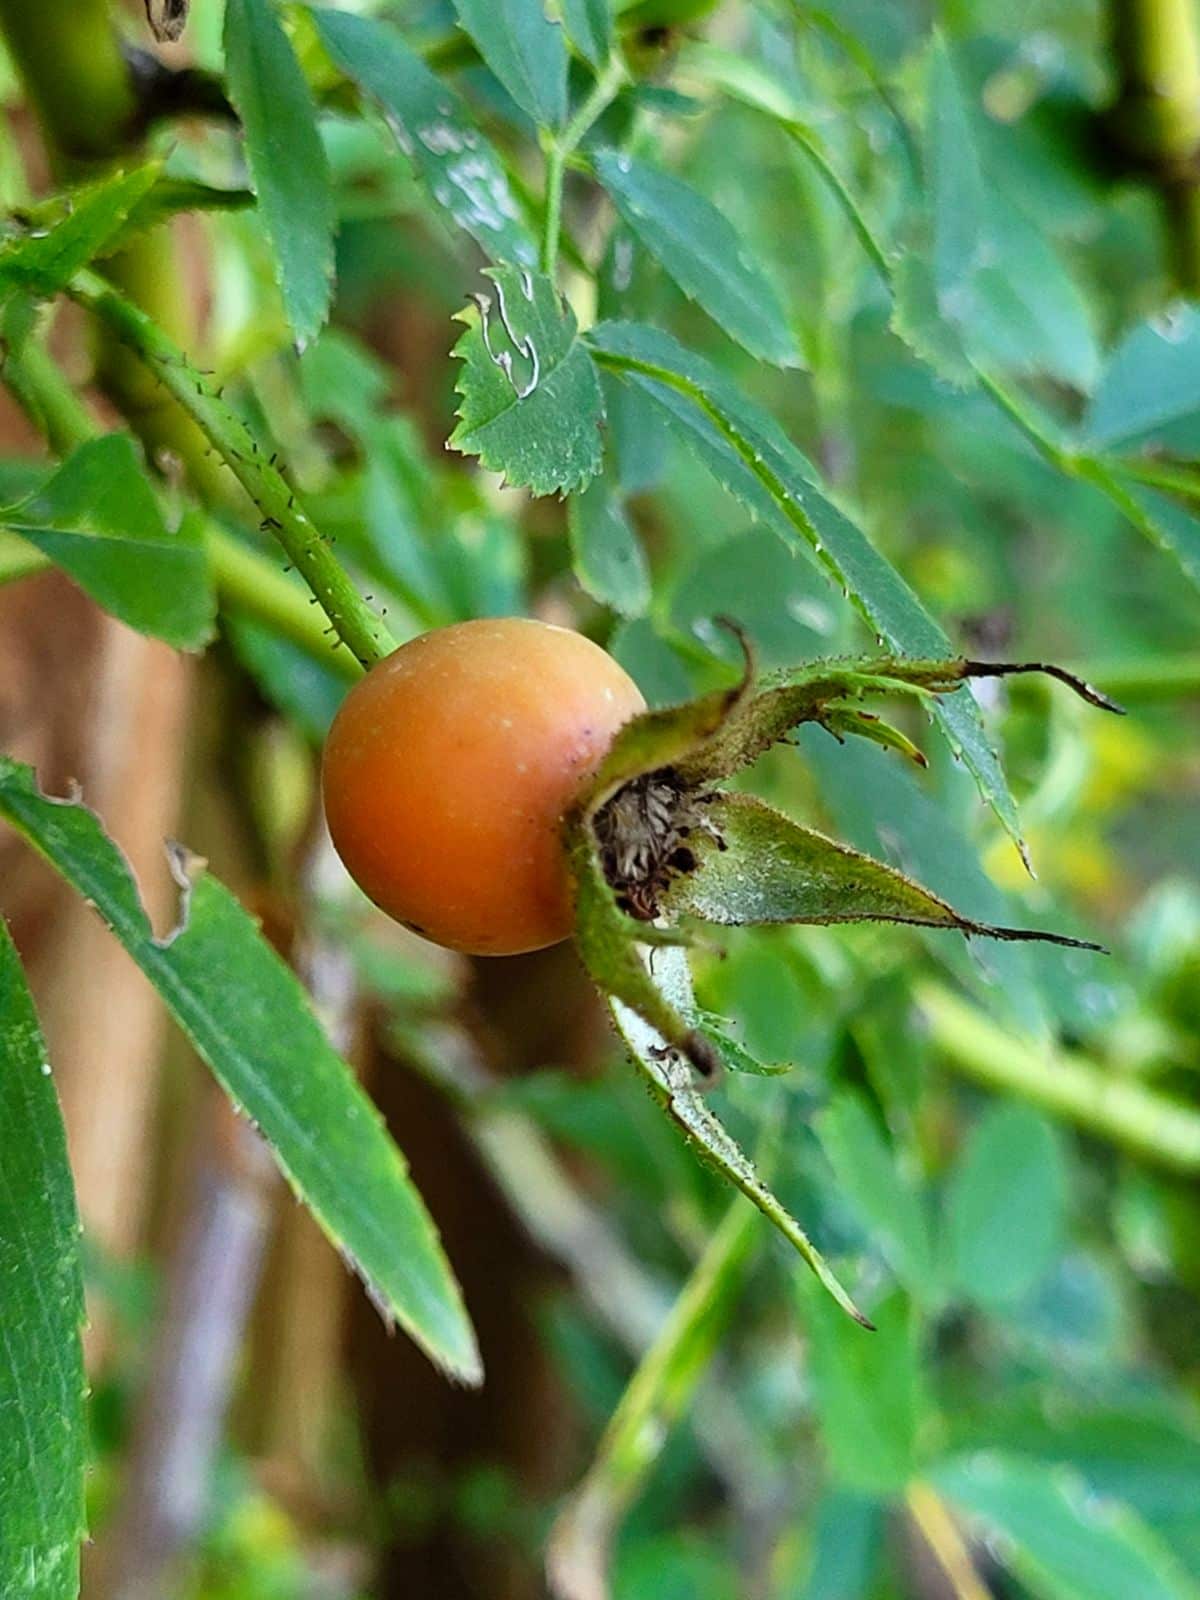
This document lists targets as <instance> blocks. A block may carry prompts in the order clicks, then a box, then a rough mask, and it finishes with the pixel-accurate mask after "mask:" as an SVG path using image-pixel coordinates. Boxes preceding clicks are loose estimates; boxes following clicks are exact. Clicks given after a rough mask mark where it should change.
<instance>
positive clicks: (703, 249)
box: [592, 150, 797, 366]
mask: <svg viewBox="0 0 1200 1600" xmlns="http://www.w3.org/2000/svg"><path fill="white" fill-rule="evenodd" d="M592 159H593V162H594V165H595V168H596V175H597V177H598V178H599V179H600V182H601V183H602V184H603V185H604V187H605V189H607V190H608V193H609V194H610V195H611V197H612V199H613V201H614V203H615V205H616V207H617V210H618V211H619V212H620V214H621V216H622V217H623V218H624V219H625V221H626V223H627V224H628V225H629V227H630V228H631V229H632V230H633V232H634V233H635V234H637V236H638V238H639V239H640V240H641V241H642V243H643V244H644V245H645V246H646V248H647V250H649V251H650V253H651V254H652V255H653V256H655V257H656V259H657V260H658V261H659V262H660V263H661V265H662V266H663V267H664V268H665V270H666V271H667V272H669V273H670V275H671V277H672V278H674V280H675V282H676V283H677V284H678V285H679V287H680V288H681V289H682V290H683V292H684V293H685V294H686V295H688V296H689V297H690V298H691V299H693V300H695V301H696V303H697V304H698V305H699V306H701V307H702V308H703V309H704V310H705V311H706V312H707V313H708V315H709V316H710V317H712V319H713V321H714V322H716V323H717V324H718V325H719V326H720V327H722V328H724V330H725V332H726V333H727V334H729V336H730V338H732V339H736V340H737V341H738V343H739V344H742V345H744V346H745V348H746V349H747V350H749V351H750V353H751V354H752V355H756V356H761V357H763V358H764V359H765V360H767V361H774V362H777V363H778V364H779V365H780V366H792V365H795V364H796V358H797V352H796V342H795V340H794V339H793V337H792V335H791V331H790V329H789V327H788V320H787V314H786V313H785V311H784V309H783V306H782V305H781V303H780V301H779V297H778V295H777V294H776V292H775V288H774V285H773V284H772V283H771V282H770V280H769V279H768V278H767V277H766V275H765V274H764V273H763V271H762V269H761V267H760V266H759V265H758V264H757V262H755V261H754V260H753V259H752V258H751V257H750V256H749V255H748V254H747V252H746V250H745V248H744V246H743V244H742V241H741V240H740V239H739V237H738V234H737V231H736V229H735V228H734V226H733V224H732V223H731V222H730V221H729V219H728V218H727V217H725V216H724V215H723V214H722V213H721V212H720V211H718V210H717V208H716V206H714V205H713V203H712V202H711V201H710V200H708V199H706V198H705V197H704V195H702V194H700V193H699V192H698V191H697V190H695V189H693V188H692V187H691V185H690V184H688V183H685V182H684V181H683V180H682V179H681V178H676V177H675V176H674V175H673V174H671V173H669V172H664V171H662V170H661V169H660V168H658V167H653V166H650V165H649V164H648V163H647V162H644V161H637V160H635V159H634V158H633V157H632V156H627V155H622V154H619V153H618V152H617V151H615V150H598V151H596V153H595V154H594V156H593V158H592Z"/></svg>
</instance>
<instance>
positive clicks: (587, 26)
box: [560, 0, 612, 67]
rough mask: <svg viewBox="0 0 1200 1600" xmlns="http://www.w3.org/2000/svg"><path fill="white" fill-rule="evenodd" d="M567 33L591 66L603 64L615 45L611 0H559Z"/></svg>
mask: <svg viewBox="0 0 1200 1600" xmlns="http://www.w3.org/2000/svg"><path fill="white" fill-rule="evenodd" d="M560 3H561V5H562V14H563V23H564V25H565V26H566V30H567V36H568V38H569V39H570V40H571V42H572V44H574V46H575V47H576V49H577V50H578V51H579V53H580V54H581V55H583V56H585V57H586V58H587V60H588V61H590V62H591V64H592V66H594V67H599V66H602V65H603V63H604V61H605V59H606V57H607V56H608V52H609V50H610V49H611V47H612V7H611V6H610V4H609V0H560Z"/></svg>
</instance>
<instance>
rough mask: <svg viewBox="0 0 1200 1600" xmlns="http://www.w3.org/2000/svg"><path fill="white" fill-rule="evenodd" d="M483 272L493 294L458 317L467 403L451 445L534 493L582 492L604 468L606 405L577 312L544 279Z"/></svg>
mask: <svg viewBox="0 0 1200 1600" xmlns="http://www.w3.org/2000/svg"><path fill="white" fill-rule="evenodd" d="M484 276H485V277H487V278H489V279H490V280H491V283H492V285H493V289H494V293H493V294H491V295H484V296H481V297H480V298H479V301H478V302H477V303H476V304H475V305H473V306H472V307H470V308H469V309H468V310H466V311H462V312H460V313H459V314H458V320H459V321H460V322H463V323H465V324H466V332H465V333H464V334H463V336H462V338H461V339H460V340H459V341H458V343H457V344H456V345H455V347H454V354H455V355H456V356H457V357H458V358H459V360H460V361H461V362H462V363H463V365H462V368H461V370H460V372H459V376H458V384H457V388H458V393H459V395H460V396H461V398H462V404H461V406H460V407H459V410H458V418H459V421H458V426H457V427H456V428H455V430H454V432H453V433H452V434H451V436H450V441H449V442H450V444H451V445H452V446H453V448H454V449H456V450H461V451H462V453H463V454H464V455H471V456H478V457H479V459H480V461H481V462H482V463H483V465H484V466H485V467H487V468H488V469H489V470H490V471H492V472H499V473H501V474H502V475H503V477H504V480H505V482H506V483H509V484H512V485H514V486H516V487H518V488H528V489H530V490H532V492H533V493H534V494H537V495H542V494H553V493H555V491H560V490H571V489H578V488H582V486H583V485H584V484H585V483H587V481H588V480H589V479H590V478H593V477H595V475H596V473H597V472H599V470H600V460H601V448H600V424H601V422H602V421H603V420H604V401H603V398H602V396H601V393H600V382H599V379H598V378H597V376H596V369H595V367H594V366H593V365H592V361H591V357H590V356H589V355H588V352H587V350H586V348H585V347H584V345H583V344H582V342H581V341H580V339H579V335H578V329H577V327H576V323H575V315H574V313H573V312H572V310H571V308H570V307H569V306H568V305H567V304H566V303H565V302H563V301H561V300H560V298H559V295H558V291H557V290H556V289H555V287H554V285H553V283H551V281H550V279H549V278H547V277H545V276H544V275H543V274H542V273H532V272H528V271H526V270H525V269H524V268H522V267H508V266H505V267H491V268H489V269H488V270H487V271H486V272H485V274H484ZM493 302H494V303H493Z"/></svg>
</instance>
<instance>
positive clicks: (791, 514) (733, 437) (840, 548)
mask: <svg viewBox="0 0 1200 1600" xmlns="http://www.w3.org/2000/svg"><path fill="white" fill-rule="evenodd" d="M588 341H589V343H590V344H591V346H592V348H593V349H594V350H595V351H596V353H597V359H598V361H599V362H600V364H601V365H602V366H604V367H607V368H610V369H611V370H613V371H616V372H619V373H621V374H622V376H623V377H625V378H626V380H627V381H628V382H630V383H632V384H634V385H635V386H636V387H637V388H639V389H640V390H642V391H643V392H644V393H646V394H647V395H649V396H650V397H651V398H652V399H653V400H655V401H656V402H657V404H658V405H659V406H660V408H661V409H662V411H663V412H664V413H665V414H666V415H667V416H668V417H669V419H670V420H671V422H672V424H673V425H674V426H675V428H676V430H677V431H678V432H679V433H680V434H681V436H682V437H683V438H684V440H685V441H686V442H687V443H688V445H689V446H690V447H691V448H692V449H693V450H694V451H695V452H696V453H697V455H699V457H700V459H701V460H702V461H703V462H704V464H705V465H706V466H707V467H708V468H709V470H710V471H712V472H713V474H714V475H715V476H716V477H717V479H718V481H719V482H721V483H723V484H724V485H725V487H726V488H728V489H729V491H730V492H731V493H732V494H734V495H736V496H737V497H738V498H739V499H740V500H742V501H744V502H745V503H746V504H747V505H748V506H750V507H751V508H752V509H753V510H754V511H755V512H756V513H757V514H758V515H760V516H761V517H762V518H763V520H764V521H765V522H766V523H767V524H768V525H769V526H770V527H772V528H774V529H775V531H776V532H777V533H779V535H780V536H781V537H782V538H784V539H787V540H792V539H795V537H796V536H797V535H799V536H800V537H801V539H803V541H804V542H805V544H806V545H807V546H808V547H809V549H811V550H812V551H813V553H814V554H815V555H816V556H817V558H818V560H819V562H820V563H821V566H822V569H823V570H824V571H825V572H826V574H828V575H829V576H831V577H832V578H833V579H834V581H835V582H837V583H838V584H839V585H840V586H841V587H842V588H843V590H844V591H845V592H846V594H847V595H848V596H849V597H851V598H852V599H853V600H854V602H855V604H856V605H857V606H858V608H859V610H860V611H861V612H862V614H863V615H864V617H865V618H866V619H867V621H868V622H869V623H870V624H871V626H872V627H873V628H874V629H875V630H876V632H877V633H878V634H879V636H880V637H881V639H882V640H883V641H885V642H886V643H887V644H888V645H890V646H891V647H892V649H894V650H896V651H898V652H900V653H901V654H904V655H909V656H916V657H922V658H924V659H928V660H938V659H943V660H944V659H947V658H949V657H951V656H953V654H954V651H953V650H952V648H951V646H950V641H949V640H948V639H947V637H946V635H945V633H944V632H943V631H942V629H941V628H940V627H939V626H938V624H937V623H936V622H935V621H934V620H933V618H932V617H931V616H930V615H929V613H928V612H927V611H926V610H925V608H924V606H923V605H922V604H921V602H920V600H918V598H917V597H916V595H915V594H914V593H913V591H912V590H911V589H910V588H909V586H908V584H907V583H906V582H905V581H904V579H903V578H902V577H901V576H900V574H899V573H898V572H897V571H896V570H895V568H894V567H892V566H891V564H890V563H889V562H887V561H886V560H885V559H884V558H883V557H882V556H881V555H880V554H879V552H878V551H877V550H875V548H874V547H873V546H872V544H871V543H870V541H869V540H868V539H867V537H866V535H865V534H864V533H863V532H862V530H861V529H860V528H858V527H857V526H856V525H855V524H854V523H853V522H852V521H851V520H850V518H849V517H847V516H846V515H845V513H844V512H842V511H841V510H840V509H839V508H838V507H837V506H836V505H835V504H834V503H833V502H832V500H830V499H829V498H828V497H827V496H826V495H825V494H824V493H823V492H822V491H821V490H820V489H819V488H818V487H817V475H816V472H815V469H814V468H813V467H812V465H811V464H810V463H809V462H808V461H807V460H806V459H805V457H804V456H803V455H802V454H801V453H800V451H799V450H797V449H796V447H795V445H793V444H792V443H791V441H790V440H789V439H788V438H787V437H786V435H784V434H783V432H782V431H781V430H780V428H779V427H778V425H777V424H776V423H775V421H774V419H773V418H772V417H770V416H769V415H767V414H766V413H765V412H763V411H762V410H760V408H759V407H757V406H755V405H754V404H752V402H750V401H749V400H747V399H746V398H745V397H744V396H743V395H741V394H739V393H738V391H737V390H736V389H734V388H733V386H732V385H731V384H730V383H729V382H728V380H727V379H726V378H725V377H724V376H723V375H722V374H721V373H720V372H718V371H717V369H716V368H715V367H713V366H712V365H711V364H710V363H709V362H707V361H704V360H703V359H702V358H701V357H699V356H696V355H693V354H692V353H691V352H690V351H687V350H685V349H683V347H682V346H681V345H679V344H678V343H677V342H676V341H675V340H674V339H672V338H671V337H670V336H669V335H667V334H664V333H660V332H659V331H658V330H657V329H654V328H647V327H643V326H641V325H640V324H637V323H614V322H606V323H600V324H598V326H597V327H595V328H593V329H592V330H591V332H590V333H589V335H588ZM934 715H935V717H936V719H937V721H938V723H939V724H940V726H941V728H942V731H943V733H944V734H945V736H946V738H947V740H948V741H949V743H950V747H951V749H952V750H953V751H954V752H955V754H956V755H958V756H959V757H960V758H961V759H962V760H963V762H964V763H965V764H966V766H967V768H968V770H969V771H970V772H971V773H972V774H973V776H974V778H975V780H976V782H977V783H978V785H979V788H980V791H981V793H982V794H983V796H984V798H985V799H986V800H987V801H988V803H989V804H990V805H991V806H992V808H993V809H994V811H995V812H996V815H997V816H998V817H999V819H1000V821H1001V822H1002V823H1003V824H1004V826H1005V828H1006V829H1007V830H1008V832H1009V834H1010V835H1011V836H1012V838H1013V840H1014V842H1015V843H1016V844H1017V845H1018V848H1020V849H1021V850H1022V852H1023V851H1024V845H1023V842H1022V839H1021V833H1020V825H1019V823H1018V820H1017V809H1016V804H1015V802H1014V800H1013V798H1012V795H1011V794H1010V792H1009V789H1008V784H1007V782H1006V781H1005V778H1004V773H1003V771H1002V770H1001V767H1000V763H999V761H998V759H997V757H996V752H995V751H994V750H993V749H992V747H991V745H990V743H989V742H988V739H987V735H986V734H985V732H984V729H983V723H982V720H981V718H980V714H979V708H978V706H977V705H976V704H975V701H974V699H973V697H971V696H970V695H954V696H951V697H950V698H949V699H948V700H946V701H942V702H939V703H938V704H937V706H936V707H935V709H934Z"/></svg>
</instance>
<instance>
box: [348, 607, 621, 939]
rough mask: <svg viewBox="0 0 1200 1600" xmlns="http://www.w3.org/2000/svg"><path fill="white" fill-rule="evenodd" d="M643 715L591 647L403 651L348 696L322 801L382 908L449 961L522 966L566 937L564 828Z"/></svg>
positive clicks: (486, 643)
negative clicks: (494, 958)
mask: <svg viewBox="0 0 1200 1600" xmlns="http://www.w3.org/2000/svg"><path fill="white" fill-rule="evenodd" d="M644 709H645V702H644V701H643V699H642V696H641V694H640V693H639V692H638V688H637V685H636V684H635V683H634V682H633V680H632V678H630V677H629V675H628V674H627V673H626V672H624V671H623V670H622V668H621V667H619V666H618V665H617V663H616V662H615V661H614V660H613V659H612V657H611V656H609V655H606V654H605V652H604V651H603V650H601V649H600V647H599V646H598V645H595V644H593V643H592V642H591V641H590V640H589V639H585V638H584V637H583V635H582V634H578V633H572V632H571V631H570V630H569V629H566V628H556V627H551V626H550V625H549V624H547V623H543V622H532V621H527V620H525V619H522V618H517V617H502V618H494V619H487V618H485V619H481V620H479V621H475V622H460V623H455V624H453V625H452V626H450V627H447V628H439V629H436V630H435V631H434V632H432V633H427V634H423V635H422V636H421V637H420V638H418V639H413V640H412V641H411V642H410V643H409V644H406V645H402V646H401V648H400V649H399V650H396V651H395V652H394V653H393V654H392V655H390V656H388V657H387V658H386V660H384V661H381V662H379V663H378V664H377V665H376V666H374V667H372V669H371V670H370V672H368V673H367V675H366V677H364V678H363V679H362V680H361V681H360V682H359V683H357V684H356V685H355V686H354V688H353V689H351V691H350V693H349V694H348V695H347V696H346V699H345V701H344V702H343V704H342V706H341V709H340V710H339V711H338V714H337V716H336V717H335V718H334V721H333V726H332V727H331V728H330V730H329V737H328V740H327V741H326V744H325V756H324V761H323V765H322V772H321V787H322V792H323V795H324V801H325V815H326V818H327V819H328V822H329V831H330V833H331V834H332V836H333V842H334V845H335V846H336V848H337V852H338V854H339V855H340V856H341V858H342V860H343V862H344V863H345V865H346V867H347V869H348V871H349V873H350V875H351V877H352V878H354V880H355V881H356V882H357V883H358V884H359V886H360V887H361V888H362V889H363V890H364V891H365V892H366V894H368V895H369V896H370V898H371V899H372V900H373V901H374V902H375V904H376V905H377V906H379V907H381V908H382V910H384V911H386V912H387V913H388V914H389V916H392V917H395V918H396V920H397V921H398V922H403V923H405V924H406V925H407V926H408V927H410V928H412V929H414V930H415V931H416V932H417V933H420V934H423V935H424V936H425V937H426V938H427V939H432V940H434V941H435V942H436V943H438V944H441V945H447V946H449V948H451V949H453V950H463V951H467V952H470V953H471V954H475V955H515V954H517V953H518V952H520V951H523V950H538V949H541V948H542V947H543V946H545V945H550V944H555V943H557V942H558V940H560V939H565V938H566V937H567V936H568V934H569V933H570V932H571V926H572V907H571V884H570V876H569V872H568V868H567V863H566V858H565V855H564V851H563V842H562V819H563V816H564V814H565V812H566V811H567V809H568V808H569V806H570V805H571V802H572V801H573V800H574V798H575V797H576V795H577V794H578V793H579V790H580V788H581V786H582V784H583V783H584V781H585V780H586V779H587V778H588V777H590V776H591V774H592V773H593V772H594V771H595V769H596V767H597V765H598V764H599V762H600V760H601V758H602V757H603V755H604V753H605V751H606V750H607V749H608V747H609V745H610V744H611V743H612V738H613V735H614V734H615V733H616V731H617V729H618V728H619V727H620V726H621V725H622V724H623V723H625V722H628V721H629V719H630V718H631V717H633V716H635V715H636V714H637V713H638V712H639V711H642V710H644Z"/></svg>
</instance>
